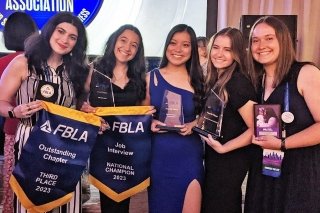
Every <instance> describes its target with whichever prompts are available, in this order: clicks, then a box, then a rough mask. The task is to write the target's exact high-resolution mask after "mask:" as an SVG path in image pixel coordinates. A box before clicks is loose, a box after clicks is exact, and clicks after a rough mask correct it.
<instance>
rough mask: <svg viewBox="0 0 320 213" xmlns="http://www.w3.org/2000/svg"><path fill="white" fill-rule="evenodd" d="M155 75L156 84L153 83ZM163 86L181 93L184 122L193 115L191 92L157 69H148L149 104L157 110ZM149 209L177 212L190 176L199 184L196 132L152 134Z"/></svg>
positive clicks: (201, 174)
mask: <svg viewBox="0 0 320 213" xmlns="http://www.w3.org/2000/svg"><path fill="white" fill-rule="evenodd" d="M154 76H156V80H157V85H155V84H154V80H155V77H154ZM165 90H169V91H172V92H174V93H177V94H180V95H181V96H182V105H183V114H184V121H185V123H188V122H191V121H193V120H194V119H195V113H194V102H193V93H191V92H189V91H187V90H184V89H180V88H177V87H174V86H172V85H171V84H169V83H168V82H167V81H166V80H165V79H164V78H163V77H162V75H161V74H160V71H159V69H154V70H153V71H151V73H150V97H151V105H153V106H155V108H156V110H157V112H159V111H160V107H161V103H162V98H163V94H164V92H165ZM152 137H153V138H152V154H151V158H152V159H151V185H150V187H149V193H148V196H149V212H151V213H155V212H159V213H163V212H166V213H181V212H182V208H183V202H184V198H185V193H186V190H187V188H188V186H189V184H190V183H191V182H192V181H193V180H195V179H196V180H197V181H198V182H199V183H200V184H201V185H202V182H203V177H204V169H203V144H202V141H201V139H200V137H199V135H197V134H196V133H193V134H191V135H188V136H182V135H180V134H178V133H175V132H167V133H155V134H153V136H152Z"/></svg>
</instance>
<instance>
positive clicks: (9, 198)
mask: <svg viewBox="0 0 320 213" xmlns="http://www.w3.org/2000/svg"><path fill="white" fill-rule="evenodd" d="M33 33H38V27H37V25H36V23H35V22H34V21H33V19H32V17H31V16H30V15H28V14H27V13H24V12H14V13H12V14H11V15H10V16H9V17H8V19H7V21H6V24H5V26H4V30H3V39H4V45H5V47H6V48H7V49H8V50H14V51H16V52H14V53H10V54H8V55H6V56H3V57H1V58H0V76H1V75H2V73H3V71H4V70H5V68H6V67H7V65H8V64H9V63H10V62H11V61H12V60H13V59H14V58H15V57H16V56H17V55H19V54H21V53H22V51H23V50H24V41H25V40H26V38H28V37H29V36H30V35H32V34H33ZM11 104H12V105H13V106H14V105H15V100H12V101H11ZM17 125H18V119H15V118H6V120H5V124H4V133H5V142H4V165H3V170H4V172H3V174H4V177H3V194H4V195H5V196H3V201H2V209H3V213H11V212H13V192H12V190H11V188H10V185H9V179H10V176H11V173H12V170H13V167H14V143H15V132H16V129H17Z"/></svg>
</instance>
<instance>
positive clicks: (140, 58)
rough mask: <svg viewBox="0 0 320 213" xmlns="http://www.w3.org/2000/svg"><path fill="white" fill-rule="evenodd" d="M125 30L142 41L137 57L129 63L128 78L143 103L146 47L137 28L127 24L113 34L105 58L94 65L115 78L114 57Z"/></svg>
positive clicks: (107, 44) (101, 58)
mask: <svg viewBox="0 0 320 213" xmlns="http://www.w3.org/2000/svg"><path fill="white" fill-rule="evenodd" d="M125 30H131V31H133V32H134V33H136V34H137V35H138V37H139V40H140V42H139V47H138V50H137V53H136V55H135V56H134V58H133V59H132V60H130V61H129V62H128V72H127V76H128V78H129V79H130V81H132V82H133V84H134V88H135V91H136V92H137V95H138V100H139V101H142V100H144V99H145V97H146V80H145V75H146V64H145V60H144V47H143V41H142V36H141V33H140V31H139V29H138V28H137V27H135V26H133V25H130V24H126V25H123V26H121V27H120V28H119V29H117V30H116V31H115V32H113V33H112V34H111V35H110V37H109V39H108V41H107V43H106V47H105V51H104V54H103V56H102V57H99V58H97V59H96V60H95V61H94V65H95V68H96V69H97V70H98V71H100V72H102V73H104V74H106V75H107V76H109V77H110V78H112V77H113V69H114V67H115V66H116V56H115V55H114V48H115V45H116V42H117V39H118V38H119V36H120V35H121V34H122V33H123V32H124V31H125Z"/></svg>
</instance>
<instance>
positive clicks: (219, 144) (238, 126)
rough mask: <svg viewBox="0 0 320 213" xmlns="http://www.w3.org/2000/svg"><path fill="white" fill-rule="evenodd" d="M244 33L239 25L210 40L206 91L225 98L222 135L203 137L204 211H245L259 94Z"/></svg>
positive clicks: (223, 30) (217, 34)
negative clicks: (244, 191)
mask: <svg viewBox="0 0 320 213" xmlns="http://www.w3.org/2000/svg"><path fill="white" fill-rule="evenodd" d="M244 61H245V46H244V38H243V36H242V33H241V32H240V31H239V30H238V29H235V28H230V27H228V28H224V29H222V30H221V31H219V32H217V33H216V34H215V35H214V36H213V37H212V38H211V39H210V43H209V61H208V74H207V77H206V84H205V85H206V92H207V94H209V93H210V91H211V90H213V91H215V93H216V94H217V95H218V96H219V97H220V98H221V99H222V100H223V101H224V103H225V108H224V114H223V119H222V127H221V138H218V139H216V140H214V139H213V138H212V137H211V135H209V136H208V138H206V137H203V139H204V140H205V141H206V142H207V143H206V147H205V150H206V152H205V171H206V174H205V184H204V193H203V195H204V198H203V212H228V213H229V212H230V213H232V212H239V213H241V211H242V209H241V204H242V192H241V185H242V182H243V180H244V178H245V176H246V173H247V171H248V170H249V147H247V145H249V144H250V143H251V137H252V134H253V129H254V128H253V127H254V118H253V105H254V103H255V101H256V95H255V91H254V88H253V85H252V83H251V82H250V80H249V78H248V76H247V75H246V69H245V65H244Z"/></svg>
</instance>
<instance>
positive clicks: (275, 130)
mask: <svg viewBox="0 0 320 213" xmlns="http://www.w3.org/2000/svg"><path fill="white" fill-rule="evenodd" d="M254 117H255V126H254V127H255V135H256V137H259V136H263V135H273V136H275V137H277V138H281V119H280V117H281V106H280V105H279V104H255V105H254Z"/></svg>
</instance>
